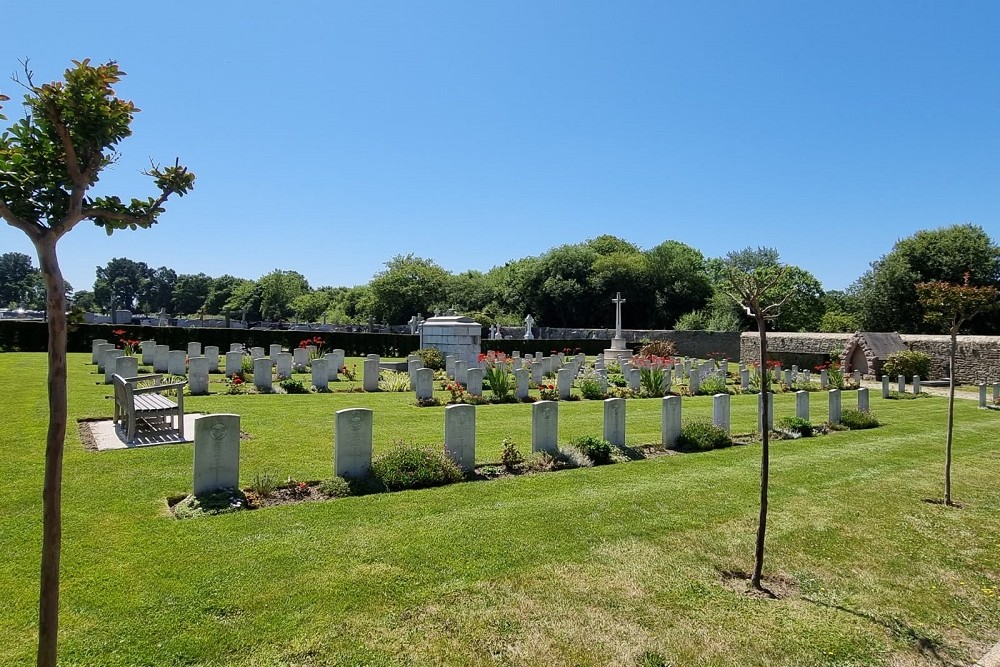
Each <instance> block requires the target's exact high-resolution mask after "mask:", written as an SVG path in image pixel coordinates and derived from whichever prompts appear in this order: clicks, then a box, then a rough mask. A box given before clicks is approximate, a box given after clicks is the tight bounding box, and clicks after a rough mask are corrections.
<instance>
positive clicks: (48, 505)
mask: <svg viewBox="0 0 1000 667" xmlns="http://www.w3.org/2000/svg"><path fill="white" fill-rule="evenodd" d="M56 240H57V237H56V236H55V235H54V234H46V235H44V236H43V237H41V238H40V239H39V240H38V241H36V243H35V248H36V250H37V252H38V262H39V265H40V267H41V270H42V274H43V275H44V276H45V288H46V293H47V294H46V311H47V315H48V325H49V326H48V330H49V349H48V354H49V359H48V361H49V373H48V390H49V430H48V435H47V436H46V440H45V483H44V488H43V490H42V517H43V518H42V568H41V582H40V592H39V599H38V663H37V664H38V667H55V665H56V651H57V641H58V638H59V557H60V548H61V544H62V466H63V446H64V444H65V440H66V419H67V415H66V412H67V407H66V294H65V283H64V281H63V276H62V272H61V271H60V270H59V260H58V259H57V258H56Z"/></svg>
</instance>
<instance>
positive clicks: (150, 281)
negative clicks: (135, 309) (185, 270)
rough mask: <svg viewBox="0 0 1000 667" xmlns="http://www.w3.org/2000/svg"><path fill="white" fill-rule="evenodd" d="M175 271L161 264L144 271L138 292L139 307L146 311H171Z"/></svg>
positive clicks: (175, 282) (175, 283)
mask: <svg viewBox="0 0 1000 667" xmlns="http://www.w3.org/2000/svg"><path fill="white" fill-rule="evenodd" d="M176 285H177V272H176V271H174V270H173V269H168V268H167V267H165V266H161V267H160V268H158V269H153V270H150V271H148V272H147V273H146V280H145V281H143V284H142V290H141V291H140V293H139V307H140V308H141V309H142V310H144V311H146V312H147V313H158V312H160V311H161V310H162V311H167V312H172V309H173V303H174V287H175V286H176Z"/></svg>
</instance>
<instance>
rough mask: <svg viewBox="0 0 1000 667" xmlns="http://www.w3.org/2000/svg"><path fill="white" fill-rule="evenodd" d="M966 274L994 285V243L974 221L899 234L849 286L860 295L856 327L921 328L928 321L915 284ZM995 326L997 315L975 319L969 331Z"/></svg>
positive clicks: (998, 256)
mask: <svg viewBox="0 0 1000 667" xmlns="http://www.w3.org/2000/svg"><path fill="white" fill-rule="evenodd" d="M965 273H969V274H970V275H971V276H972V278H971V280H972V281H973V282H972V284H973V285H974V286H990V285H992V286H994V287H996V286H1000V246H997V244H996V243H994V242H993V240H992V239H990V237H989V236H988V235H987V234H986V232H985V231H983V228H982V227H979V226H978V225H970V224H964V225H951V226H949V227H942V228H939V229H931V230H921V231H919V232H917V233H916V234H914V235H913V236H910V237H908V238H905V239H902V240H900V241H898V242H897V243H896V245H894V246H893V248H892V250H891V251H890V252H889V253H888V254H887V255H884V256H883V257H881V258H879V259H878V260H876V261H874V262H872V265H871V270H869V271H868V272H866V273H865V274H864V275H863V276H861V278H859V279H858V282H857V284H856V285H855V286H854V287H853V290H854V291H856V292H857V294H858V296H859V297H860V302H861V305H860V309H859V310H860V313H859V314H860V319H861V325H862V328H864V329H867V330H872V331H899V332H902V333H925V332H927V331H929V330H930V327H932V325H931V324H930V322H929V321H928V320H927V319H925V317H924V310H923V306H922V305H921V303H920V301H919V300H918V298H917V290H916V284H917V283H921V282H948V283H953V284H961V283H962V281H963V280H964V278H963V276H964V274H965ZM998 330H1000V321H998V320H997V318H980V319H979V320H977V321H976V323H975V324H974V326H973V330H972V331H973V333H990V332H993V331H998Z"/></svg>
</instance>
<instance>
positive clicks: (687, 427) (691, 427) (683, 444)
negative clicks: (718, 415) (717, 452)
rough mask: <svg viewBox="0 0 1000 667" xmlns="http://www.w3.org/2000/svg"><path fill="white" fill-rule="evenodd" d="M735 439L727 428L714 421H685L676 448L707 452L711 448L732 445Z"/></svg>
mask: <svg viewBox="0 0 1000 667" xmlns="http://www.w3.org/2000/svg"><path fill="white" fill-rule="evenodd" d="M732 444H733V439H732V438H731V437H729V434H728V433H726V430H725V429H723V428H719V427H718V426H716V425H715V424H713V423H712V422H707V421H693V422H685V423H684V424H683V425H682V426H681V434H680V436H678V438H677V444H676V445H674V448H675V449H678V450H680V451H682V452H707V451H708V450H710V449H721V448H722V447H730V446H731V445H732Z"/></svg>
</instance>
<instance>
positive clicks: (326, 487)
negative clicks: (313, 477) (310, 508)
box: [316, 477, 351, 498]
mask: <svg viewBox="0 0 1000 667" xmlns="http://www.w3.org/2000/svg"><path fill="white" fill-rule="evenodd" d="M316 490H317V491H319V492H320V493H322V494H323V495H324V496H327V497H329V498H346V497H347V496H349V495H351V487H350V485H349V484H348V483H347V480H346V479H344V478H343V477H334V478H333V479H324V480H323V481H322V482H320V483H319V484H317V485H316Z"/></svg>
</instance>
